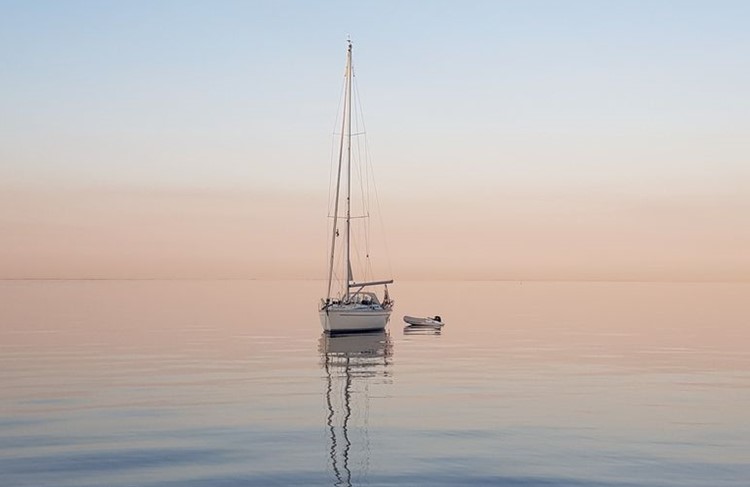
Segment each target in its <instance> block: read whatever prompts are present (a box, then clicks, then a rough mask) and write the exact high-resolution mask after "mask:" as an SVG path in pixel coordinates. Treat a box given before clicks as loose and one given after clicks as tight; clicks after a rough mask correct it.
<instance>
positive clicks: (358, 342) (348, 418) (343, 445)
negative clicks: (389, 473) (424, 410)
mask: <svg viewBox="0 0 750 487" xmlns="http://www.w3.org/2000/svg"><path fill="white" fill-rule="evenodd" d="M318 350H319V351H320V356H321V365H322V367H323V369H324V370H325V374H326V406H327V409H328V411H327V414H326V427H327V428H328V433H329V439H330V445H329V455H330V468H331V471H332V473H333V475H334V477H335V481H334V484H333V485H336V486H351V485H352V481H353V479H354V480H358V481H361V480H363V479H364V478H365V477H366V476H367V473H368V471H369V464H370V438H369V432H368V423H369V411H370V387H371V386H374V387H377V386H379V385H383V384H388V383H390V371H389V370H388V367H389V366H390V365H391V361H392V355H393V343H392V342H391V337H390V336H389V335H388V333H386V332H385V331H382V330H381V331H377V332H372V333H357V334H351V335H329V334H327V333H323V334H322V335H321V337H320V342H319V346H318Z"/></svg>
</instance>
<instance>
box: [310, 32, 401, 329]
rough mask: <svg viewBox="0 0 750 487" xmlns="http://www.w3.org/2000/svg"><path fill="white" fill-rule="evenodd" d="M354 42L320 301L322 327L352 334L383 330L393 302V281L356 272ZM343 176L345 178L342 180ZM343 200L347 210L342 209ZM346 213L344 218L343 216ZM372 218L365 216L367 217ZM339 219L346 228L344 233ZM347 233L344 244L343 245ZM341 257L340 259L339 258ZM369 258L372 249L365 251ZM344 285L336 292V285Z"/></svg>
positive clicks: (348, 59) (347, 73)
mask: <svg viewBox="0 0 750 487" xmlns="http://www.w3.org/2000/svg"><path fill="white" fill-rule="evenodd" d="M352 78H353V73H352V43H351V41H348V48H347V51H346V71H345V79H344V101H343V115H342V117H341V132H340V139H339V144H338V145H339V148H338V165H337V171H336V183H335V192H334V194H333V200H334V202H333V215H331V216H332V219H333V228H332V231H331V245H330V254H329V259H328V288H327V291H326V295H325V297H324V298H321V300H320V307H319V314H320V324H321V325H322V326H323V330H324V331H326V332H329V333H342V332H343V333H350V332H363V331H373V330H383V329H384V328H385V326H386V324H387V323H388V320H389V319H390V315H391V310H392V309H393V300H392V299H391V297H390V296H389V294H388V284H391V283H392V282H393V279H381V280H369V281H368V279H367V278H364V279H360V280H359V281H358V280H356V279H355V276H354V272H353V269H352V258H353V255H352V247H353V243H352V220H353V219H355V218H361V217H362V216H358V215H352V186H353V184H352V136H353V135H356V136H360V135H362V134H360V133H357V134H353V133H352V111H353V108H352ZM342 176H343V178H342ZM342 179H343V180H344V181H343V183H344V184H343V187H342ZM342 199H343V200H344V201H343V205H342V206H343V207H344V208H343V209H341V208H339V206H340V203H342V201H341V200H342ZM342 210H343V212H344V215H340V212H341V211H342ZM367 216H368V215H364V217H367ZM339 220H343V222H344V229H343V232H340V229H339ZM341 233H343V242H341V243H339V241H340V240H342V238H341ZM337 257H338V259H337ZM365 258H366V259H369V250H367V249H365ZM335 281H339V283H340V286H337V287H338V289H334V282H335ZM375 286H384V293H383V298H382V299H379V298H378V296H377V295H376V294H375V292H372V291H371V289H372V288H373V287H375Z"/></svg>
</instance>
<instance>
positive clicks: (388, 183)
mask: <svg viewBox="0 0 750 487" xmlns="http://www.w3.org/2000/svg"><path fill="white" fill-rule="evenodd" d="M748 18H750V4H748V3H747V2H744V1H736V2H730V1H711V2H708V1H705V2H691V1H620V2H596V1H590V2H587V1H569V2H557V1H487V2H481V1H469V2H440V1H429V2H427V1H410V2H396V1H392V2H390V1H385V2H303V1H298V2H294V1H257V2H229V1H217V2H189V1H149V2H146V1H133V2H114V1H101V2H91V1H80V2H78V1H36V2H27V1H7V0H0V66H2V69H0V235H2V238H1V239H0V278H5V279H10V278H302V279H315V278H321V279H322V278H324V277H325V273H326V270H325V265H326V250H327V245H328V244H327V235H326V220H327V218H326V212H327V198H328V181H329V170H330V159H331V137H332V134H333V132H334V131H335V123H336V117H337V109H338V107H339V96H340V88H341V81H342V75H343V72H344V61H345V49H346V39H347V37H348V36H351V39H352V41H353V43H354V53H355V73H356V76H357V86H358V90H359V93H360V96H361V102H362V106H363V111H364V114H363V116H364V118H365V120H366V125H367V131H368V140H369V145H370V148H371V152H372V154H371V155H372V160H373V166H374V168H375V171H376V173H377V177H376V179H377V185H378V192H379V196H380V198H379V199H380V203H381V207H382V208H381V210H382V218H383V226H384V229H385V238H386V240H387V243H388V258H387V260H388V270H389V272H390V273H392V274H393V277H395V278H396V279H397V280H398V279H511V280H529V279H586V280H588V279H594V280H699V281H703V280H750V252H748V249H750V157H749V156H750V31H749V30H748V29H747V26H746V23H747V19H748Z"/></svg>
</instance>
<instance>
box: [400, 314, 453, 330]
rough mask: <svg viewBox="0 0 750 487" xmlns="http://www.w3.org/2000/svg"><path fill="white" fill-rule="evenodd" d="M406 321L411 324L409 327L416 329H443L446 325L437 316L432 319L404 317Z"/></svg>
mask: <svg viewBox="0 0 750 487" xmlns="http://www.w3.org/2000/svg"><path fill="white" fill-rule="evenodd" d="M404 321H405V322H406V323H408V324H409V326H414V327H429V328H442V327H443V326H444V325H445V323H443V320H442V319H441V318H440V317H439V316H435V317H432V318H416V317H414V316H404Z"/></svg>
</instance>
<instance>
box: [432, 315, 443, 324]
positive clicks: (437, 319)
mask: <svg viewBox="0 0 750 487" xmlns="http://www.w3.org/2000/svg"><path fill="white" fill-rule="evenodd" d="M433 319H434V320H435V321H439V322H440V323H442V322H443V320H441V319H440V316H437V315H435V318H433Z"/></svg>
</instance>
